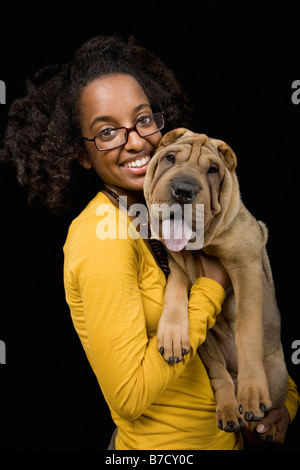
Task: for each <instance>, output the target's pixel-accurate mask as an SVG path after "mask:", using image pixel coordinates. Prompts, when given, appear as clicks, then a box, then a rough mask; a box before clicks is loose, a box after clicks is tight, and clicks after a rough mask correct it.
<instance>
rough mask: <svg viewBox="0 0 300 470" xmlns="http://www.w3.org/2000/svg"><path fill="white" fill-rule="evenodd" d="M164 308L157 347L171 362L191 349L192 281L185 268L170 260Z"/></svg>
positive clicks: (158, 331)
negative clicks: (189, 295) (190, 291)
mask: <svg viewBox="0 0 300 470" xmlns="http://www.w3.org/2000/svg"><path fill="white" fill-rule="evenodd" d="M169 265H170V271H171V272H170V275H169V278H168V282H167V286H166V290H165V296H164V308H163V313H162V316H161V318H160V321H159V324H158V328H157V348H158V350H159V351H160V352H161V353H162V354H163V356H164V359H165V360H166V361H168V362H170V363H173V362H179V361H181V360H182V356H183V355H184V354H185V353H188V351H189V350H190V341H189V320H188V292H189V287H190V281H189V279H188V277H187V276H186V275H185V273H184V272H183V270H182V269H181V268H180V267H179V266H178V265H177V264H176V263H175V262H174V261H173V260H172V258H171V259H170V260H169Z"/></svg>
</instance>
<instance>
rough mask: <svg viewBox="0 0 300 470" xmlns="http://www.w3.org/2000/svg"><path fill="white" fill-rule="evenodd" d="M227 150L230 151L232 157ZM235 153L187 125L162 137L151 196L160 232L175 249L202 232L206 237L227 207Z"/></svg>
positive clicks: (150, 179)
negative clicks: (224, 191) (223, 192)
mask: <svg viewBox="0 0 300 470" xmlns="http://www.w3.org/2000/svg"><path fill="white" fill-rule="evenodd" d="M221 144H222V145H223V153H222V152H221V153H220V147H222V145H221ZM224 150H225V153H226V152H227V153H228V152H229V154H228V155H227V160H226V158H224V155H223V154H224ZM232 154H233V152H232V151H231V149H230V147H228V146H227V145H226V144H224V142H221V141H216V140H214V139H209V138H208V137H207V136H205V135H204V134H193V133H192V132H190V131H187V130H185V129H177V130H175V131H171V132H169V133H168V134H166V135H165V136H164V138H163V139H162V141H161V145H160V147H159V149H158V151H157V154H156V155H155V156H154V157H153V161H152V162H151V163H150V167H149V169H148V170H149V172H147V176H146V180H145V196H146V200H147V203H148V206H149V209H150V216H151V224H152V226H153V225H154V226H155V227H156V230H154V232H156V233H159V237H160V238H161V239H164V242H165V244H166V246H167V247H168V248H169V249H170V250H171V251H181V250H182V249H184V248H185V247H186V246H187V244H188V243H189V242H195V238H196V237H197V236H199V233H198V232H199V230H200V231H201V232H202V235H203V230H204V231H205V230H206V229H207V227H208V226H209V224H210V222H211V220H212V219H213V217H214V216H215V215H216V214H218V213H219V212H220V211H221V206H220V203H219V194H220V188H221V185H222V181H223V179H224V175H225V172H226V168H227V171H228V168H229V167H230V170H231V171H232V170H233V171H234V169H235V164H236V161H235V159H234V158H233V159H232V158H231V155H232ZM233 155H234V154H233ZM225 157H226V156H225ZM228 157H229V159H228ZM234 157H235V156H234ZM228 165H229V167H228ZM170 208H171V209H173V210H172V211H171V210H170ZM193 249H197V246H194V248H193Z"/></svg>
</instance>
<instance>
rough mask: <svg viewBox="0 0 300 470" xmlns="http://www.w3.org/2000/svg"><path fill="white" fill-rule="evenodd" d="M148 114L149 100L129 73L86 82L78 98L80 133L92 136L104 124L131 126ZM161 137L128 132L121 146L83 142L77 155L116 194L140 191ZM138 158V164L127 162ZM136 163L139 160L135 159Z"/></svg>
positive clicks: (106, 126)
mask: <svg viewBox="0 0 300 470" xmlns="http://www.w3.org/2000/svg"><path fill="white" fill-rule="evenodd" d="M148 114H152V110H151V107H150V103H149V100H148V98H147V96H146V94H145V92H144V90H143V88H142V87H141V85H140V84H139V83H138V82H137V81H136V80H135V79H134V78H133V77H131V76H130V75H125V74H124V75H121V74H119V75H109V76H105V77H102V78H99V79H97V80H95V81H93V82H91V83H90V84H89V85H87V86H86V87H85V88H84V90H83V92H82V95H81V99H80V125H81V132H82V135H83V136H84V137H88V138H94V137H95V136H96V135H97V134H99V133H100V132H101V131H103V130H104V129H107V128H115V127H122V126H124V127H127V128H130V127H132V126H133V125H134V124H135V123H136V121H137V120H138V119H139V118H141V117H143V116H146V115H148ZM160 139H161V133H160V132H157V133H156V134H153V135H150V136H148V137H140V136H139V135H138V134H137V132H135V131H131V132H130V133H129V134H128V141H127V143H126V144H124V145H122V146H121V147H118V148H115V149H112V150H105V151H99V150H98V149H97V148H96V146H95V144H94V142H88V141H87V142H86V149H87V155H86V156H85V157H84V158H82V159H80V163H81V164H82V166H83V167H84V168H87V169H89V168H91V167H93V168H94V170H95V171H96V173H97V174H98V175H99V177H100V178H101V180H102V181H103V182H104V183H105V184H106V186H108V187H109V188H111V189H113V190H115V191H116V192H117V193H118V194H122V193H123V192H124V190H125V191H126V190H127V191H141V190H142V189H143V183H144V178H145V174H146V170H147V166H148V160H149V159H148V157H150V158H151V157H152V156H153V154H154V152H155V149H156V147H157V145H158V143H159V141H160ZM137 160H142V161H143V163H145V162H146V161H147V163H146V164H143V165H142V166H139V167H137V166H136V167H130V166H128V164H129V163H131V162H133V161H137ZM139 164H140V163H139Z"/></svg>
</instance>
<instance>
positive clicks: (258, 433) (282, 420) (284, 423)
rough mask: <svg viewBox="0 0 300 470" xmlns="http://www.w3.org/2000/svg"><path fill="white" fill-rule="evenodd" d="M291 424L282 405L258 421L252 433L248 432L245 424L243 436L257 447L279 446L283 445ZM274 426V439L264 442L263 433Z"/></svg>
mask: <svg viewBox="0 0 300 470" xmlns="http://www.w3.org/2000/svg"><path fill="white" fill-rule="evenodd" d="M290 422H291V419H290V415H289V413H288V411H287V409H286V407H285V406H284V405H283V406H281V407H280V408H277V409H274V410H271V411H269V413H268V414H267V416H265V417H264V418H263V419H261V420H260V421H259V423H258V424H257V426H256V428H255V431H254V433H253V432H251V431H250V430H249V425H248V423H247V422H246V423H245V426H244V427H243V434H244V435H245V437H246V438H247V439H248V441H249V442H252V443H254V444H258V445H267V444H268V445H270V444H272V445H274V446H280V445H282V444H283V443H284V440H285V435H286V432H287V429H288V427H289V424H290ZM273 425H274V426H275V430H276V431H275V438H274V439H273V440H272V441H271V442H270V441H268V442H266V441H265V440H263V439H264V435H265V433H267V432H268V431H269V430H270V429H271V427H272V426H273Z"/></svg>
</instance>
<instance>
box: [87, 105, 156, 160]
mask: <svg viewBox="0 0 300 470" xmlns="http://www.w3.org/2000/svg"><path fill="white" fill-rule="evenodd" d="M158 114H161V115H162V121H163V124H162V126H161V127H160V128H159V129H157V130H156V131H154V132H151V133H150V134H146V135H141V134H140V133H139V131H138V129H137V128H136V126H137V125H138V123H139V120H137V121H136V123H135V124H134V125H133V126H132V127H125V126H121V127H115V128H114V130H115V131H117V130H119V129H125V131H126V135H125V141H124V142H122V144H119V145H116V146H115V147H109V148H106V149H101V148H99V147H98V145H97V143H96V139H97V137H99V135H100V133H99V134H97V135H96V136H95V137H93V138H91V139H90V138H88V137H81V138H80V139H81V140H87V141H88V142H94V144H95V147H96V149H97V150H99V152H106V151H107V150H113V149H116V148H118V147H122V145H126V144H127V142H128V136H129V134H130V132H132V131H135V132H136V133H137V135H138V136H140V137H142V138H144V137H149V136H150V135H154V134H156V133H157V132H159V131H161V130H162V129H163V128H164V127H165V117H164V111H160V112H159V113H154V114H147V115H146V116H142V118H145V117H150V116H157V115H158ZM142 118H141V119H142Z"/></svg>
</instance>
